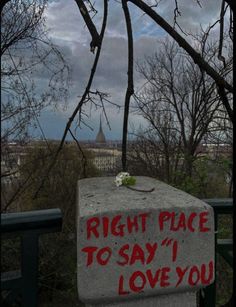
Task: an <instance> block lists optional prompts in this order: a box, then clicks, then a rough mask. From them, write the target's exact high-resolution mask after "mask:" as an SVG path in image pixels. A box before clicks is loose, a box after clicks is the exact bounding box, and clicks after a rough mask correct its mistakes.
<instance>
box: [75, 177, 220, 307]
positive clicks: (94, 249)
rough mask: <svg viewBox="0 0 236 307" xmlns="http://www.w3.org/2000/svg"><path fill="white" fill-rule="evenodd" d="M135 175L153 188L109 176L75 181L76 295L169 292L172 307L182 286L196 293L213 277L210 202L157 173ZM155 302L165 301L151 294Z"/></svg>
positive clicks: (107, 299) (91, 299)
mask: <svg viewBox="0 0 236 307" xmlns="http://www.w3.org/2000/svg"><path fill="white" fill-rule="evenodd" d="M136 179H137V184H136V186H135V187H136V188H140V189H151V188H155V189H154V191H153V192H138V191H133V190H130V189H128V188H127V187H124V186H121V187H116V186H115V183H114V178H111V177H103V178H89V179H83V180H80V181H79V182H78V199H77V248H78V251H77V254H78V256H77V258H78V293H79V297H80V300H82V301H83V302H85V303H87V304H100V305H99V306H105V305H103V304H106V303H112V305H111V306H117V307H118V306H120V305H119V302H120V301H124V300H127V301H130V300H137V299H138V301H139V300H143V299H148V300H149V301H150V302H151V300H154V298H152V297H154V296H158V297H159V299H158V302H160V300H161V299H163V298H165V297H167V296H168V295H170V294H171V295H172V296H171V297H172V300H173V299H174V298H175V299H176V305H170V306H176V307H177V306H180V305H178V304H181V302H180V303H178V298H179V297H180V296H182V294H181V293H185V294H186V293H190V294H189V295H190V296H189V297H191V298H193V295H194V299H195V294H194V292H196V291H197V290H198V289H199V288H202V287H205V286H207V285H209V284H211V283H212V282H213V281H214V275H215V272H214V216H213V209H212V208H211V207H210V206H209V205H207V204H206V203H204V202H202V201H201V200H199V199H197V198H195V197H192V196H191V195H189V194H187V193H185V192H183V191H180V190H178V189H175V188H173V187H171V186H169V185H167V184H165V183H163V182H160V181H158V180H156V179H153V178H149V177H142V176H140V177H139V176H138V177H136ZM166 295H167V296H166ZM186 297H187V296H186ZM168 299H170V298H168ZM138 301H137V302H138ZM180 301H181V300H180ZM190 301H191V300H189V302H190ZM139 302H140V301H139ZM127 303H128V302H127ZM182 303H183V301H182ZM113 304H114V305H113ZM130 304H131V303H130ZM160 304H161V303H160ZM126 306H129V305H126ZM132 306H133V305H132ZM136 306H139V305H136ZM140 306H141V305H140ZM142 306H152V303H150V304H149V305H147V304H145V305H142ZM153 306H154V305H153ZM155 306H168V304H163V305H158V303H157V300H156V299H155ZM182 306H190V305H187V304H184V305H182ZM191 306H195V305H191Z"/></svg>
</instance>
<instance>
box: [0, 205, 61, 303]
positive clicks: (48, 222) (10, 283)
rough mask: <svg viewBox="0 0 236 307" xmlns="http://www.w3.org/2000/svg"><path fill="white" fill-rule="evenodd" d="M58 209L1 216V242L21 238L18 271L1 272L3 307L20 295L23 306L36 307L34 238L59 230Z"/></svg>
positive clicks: (36, 256) (36, 272) (36, 251)
mask: <svg viewBox="0 0 236 307" xmlns="http://www.w3.org/2000/svg"><path fill="white" fill-rule="evenodd" d="M61 227H62V213H61V210H60V209H48V210H35V211H28V212H19V213H9V214H1V233H2V238H3V239H11V238H16V237H20V238H21V270H20V271H11V272H6V273H1V291H4V290H5V291H7V293H8V295H7V296H6V297H4V298H3V297H1V300H2V302H1V303H2V304H3V306H12V305H13V304H14V302H15V301H16V299H17V298H18V297H19V296H20V298H21V305H22V306H23V307H36V306H37V303H38V295H37V293H38V258H39V256H38V255H39V250H38V239H39V236H40V235H42V234H45V233H51V232H58V231H61Z"/></svg>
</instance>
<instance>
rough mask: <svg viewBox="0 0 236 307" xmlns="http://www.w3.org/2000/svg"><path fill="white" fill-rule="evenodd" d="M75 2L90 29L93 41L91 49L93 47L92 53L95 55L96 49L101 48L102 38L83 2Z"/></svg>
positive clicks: (78, 0) (80, 0)
mask: <svg viewBox="0 0 236 307" xmlns="http://www.w3.org/2000/svg"><path fill="white" fill-rule="evenodd" d="M75 2H76V3H77V5H78V7H79V10H80V13H81V15H82V16H83V18H84V21H85V23H86V25H87V27H88V29H89V32H90V34H91V36H92V41H91V43H90V47H91V52H93V53H94V51H95V48H96V47H99V45H100V44H101V37H100V36H99V34H98V32H97V29H96V27H95V25H94V23H93V21H92V19H91V18H90V16H89V12H88V10H87V8H86V6H85V4H84V1H83V0H75Z"/></svg>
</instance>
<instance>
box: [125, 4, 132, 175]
mask: <svg viewBox="0 0 236 307" xmlns="http://www.w3.org/2000/svg"><path fill="white" fill-rule="evenodd" d="M122 8H123V11H124V15H125V22H126V29H127V36H128V85H127V89H126V94H125V109H124V120H123V138H122V168H123V171H125V170H126V168H127V165H126V160H127V159H126V152H127V133H128V117H129V105H130V98H131V96H132V95H133V93H134V81H133V35H132V25H131V19H130V14H129V8H128V6H127V0H122Z"/></svg>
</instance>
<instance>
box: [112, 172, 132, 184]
mask: <svg viewBox="0 0 236 307" xmlns="http://www.w3.org/2000/svg"><path fill="white" fill-rule="evenodd" d="M126 177H129V173H127V172H120V173H119V174H118V175H117V176H116V180H115V184H116V186H117V187H119V186H120V185H122V180H123V179H124V178H126Z"/></svg>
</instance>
